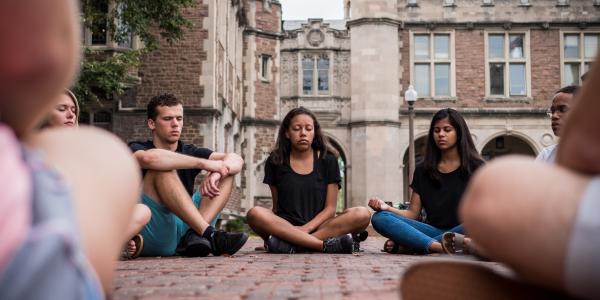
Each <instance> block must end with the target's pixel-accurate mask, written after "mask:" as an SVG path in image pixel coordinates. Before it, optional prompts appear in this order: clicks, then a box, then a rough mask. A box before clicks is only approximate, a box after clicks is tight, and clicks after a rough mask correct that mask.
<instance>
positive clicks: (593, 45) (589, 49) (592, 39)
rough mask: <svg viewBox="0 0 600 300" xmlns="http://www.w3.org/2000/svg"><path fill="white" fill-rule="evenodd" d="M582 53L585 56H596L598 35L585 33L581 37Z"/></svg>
mask: <svg viewBox="0 0 600 300" xmlns="http://www.w3.org/2000/svg"><path fill="white" fill-rule="evenodd" d="M583 43H584V47H585V48H584V54H585V57H586V58H596V53H597V52H598V35H597V34H593V35H592V34H586V35H585V36H584V39H583Z"/></svg>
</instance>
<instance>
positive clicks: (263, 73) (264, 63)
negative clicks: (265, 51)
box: [260, 55, 271, 81]
mask: <svg viewBox="0 0 600 300" xmlns="http://www.w3.org/2000/svg"><path fill="white" fill-rule="evenodd" d="M270 60H271V56H269V55H261V56H260V79H261V80H263V81H269V79H270V76H271V75H270V72H269V69H270V68H269V65H270Z"/></svg>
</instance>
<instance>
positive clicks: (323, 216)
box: [300, 183, 339, 233]
mask: <svg viewBox="0 0 600 300" xmlns="http://www.w3.org/2000/svg"><path fill="white" fill-rule="evenodd" d="M338 191H339V189H338V185H337V183H330V184H328V185H327V198H326V200H325V208H324V209H323V210H322V211H321V212H320V213H318V214H317V215H316V216H315V217H314V218H313V219H312V220H310V222H308V223H306V224H304V225H302V226H300V227H301V229H303V230H304V231H305V232H308V233H311V232H313V231H315V230H317V228H319V226H321V224H323V223H325V221H327V220H329V219H332V218H333V217H335V208H336V204H337V196H338Z"/></svg>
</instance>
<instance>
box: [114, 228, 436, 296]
mask: <svg viewBox="0 0 600 300" xmlns="http://www.w3.org/2000/svg"><path fill="white" fill-rule="evenodd" d="M383 242H384V239H382V238H372V237H371V238H369V239H368V240H367V241H366V242H364V243H362V244H361V246H362V248H363V249H364V250H365V251H364V252H362V253H361V254H360V255H349V254H345V255H342V254H334V255H332V254H314V253H313V254H293V255H287V254H266V253H264V252H261V251H255V250H254V248H255V247H257V246H261V245H262V240H260V239H259V238H251V239H250V240H249V241H248V243H246V245H245V246H244V248H242V249H241V250H240V251H239V252H238V253H237V254H236V255H235V256H234V257H212V256H210V257H206V258H181V257H170V258H141V259H136V260H132V261H124V262H120V263H119V266H118V270H117V276H116V280H115V292H114V295H113V298H114V299H132V298H134V299H139V298H143V299H166V298H169V299H171V298H177V299H181V298H184V299H192V298H194V299H198V298H202V299H369V300H375V299H399V293H398V282H399V279H400V276H401V274H402V272H404V270H405V269H406V267H407V266H409V265H410V264H412V263H415V262H418V261H423V260H431V259H436V257H433V256H408V255H391V254H387V253H382V252H380V249H381V247H382V245H383Z"/></svg>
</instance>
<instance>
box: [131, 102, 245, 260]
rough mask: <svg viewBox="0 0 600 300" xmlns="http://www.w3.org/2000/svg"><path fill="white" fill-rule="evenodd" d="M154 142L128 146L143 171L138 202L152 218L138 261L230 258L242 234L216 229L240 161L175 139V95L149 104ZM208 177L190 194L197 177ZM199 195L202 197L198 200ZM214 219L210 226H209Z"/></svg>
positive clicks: (178, 111)
mask: <svg viewBox="0 0 600 300" xmlns="http://www.w3.org/2000/svg"><path fill="white" fill-rule="evenodd" d="M148 127H149V128H150V129H151V130H152V140H148V141H146V142H141V141H135V142H130V143H129V148H131V150H132V151H133V156H134V157H135V158H136V159H137V161H138V163H139V164H140V166H141V167H142V173H143V177H144V178H143V194H142V203H143V204H146V205H147V206H148V207H150V210H151V211H152V218H151V219H150V222H149V223H148V224H147V225H146V226H145V227H144V229H142V231H141V234H142V236H143V237H144V247H143V249H142V253H141V255H142V256H172V255H175V254H180V255H183V256H207V255H208V254H209V253H212V254H213V255H221V254H225V255H232V254H234V253H235V252H237V251H238V250H239V249H240V248H241V247H242V246H243V245H244V244H245V243H246V240H247V239H248V235H246V234H245V233H228V232H224V231H221V230H219V231H217V230H215V228H214V224H215V221H216V218H217V216H218V214H219V212H220V211H221V210H222V209H223V207H224V206H225V204H226V203H227V201H228V200H229V196H230V194H231V191H232V188H233V176H234V175H235V174H237V173H238V172H240V170H241V169H242V164H243V163H244V161H243V160H242V158H241V157H240V156H239V155H237V154H235V153H227V154H225V153H218V152H213V151H212V150H210V149H206V148H197V147H195V146H194V145H191V144H184V143H183V142H181V141H180V140H179V138H180V135H181V131H182V127H183V103H182V101H181V100H179V99H177V98H176V97H175V96H174V95H171V94H164V95H160V96H156V97H154V98H152V100H150V102H149V103H148ZM202 170H206V171H207V172H208V175H207V176H206V178H205V179H204V180H203V181H202V183H201V185H200V193H199V192H196V193H194V192H193V189H194V181H195V178H196V176H197V175H198V174H199V173H200V172H201V171H202ZM200 195H202V197H201V196H200ZM211 220H212V225H211V224H209V222H211Z"/></svg>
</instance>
